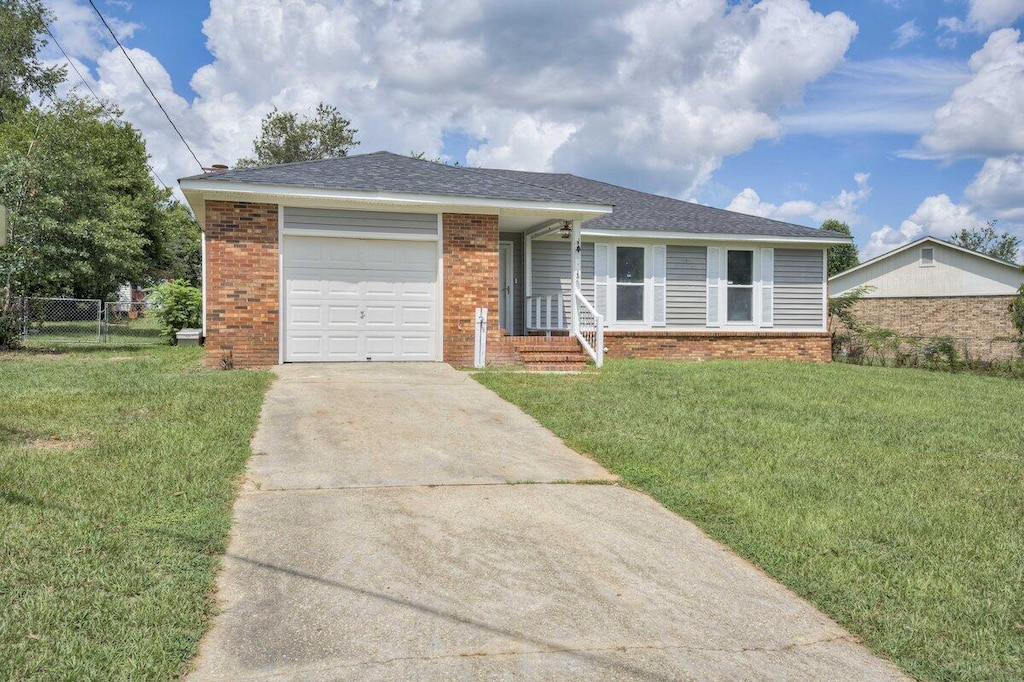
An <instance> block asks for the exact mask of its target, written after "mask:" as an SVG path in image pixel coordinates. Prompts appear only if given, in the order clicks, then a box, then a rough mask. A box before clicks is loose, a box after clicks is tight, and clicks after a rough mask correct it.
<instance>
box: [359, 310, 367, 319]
mask: <svg viewBox="0 0 1024 682" xmlns="http://www.w3.org/2000/svg"><path fill="white" fill-rule="evenodd" d="M359 319H360V320H365V319H366V309H365V308H363V309H361V310H360V311H359Z"/></svg>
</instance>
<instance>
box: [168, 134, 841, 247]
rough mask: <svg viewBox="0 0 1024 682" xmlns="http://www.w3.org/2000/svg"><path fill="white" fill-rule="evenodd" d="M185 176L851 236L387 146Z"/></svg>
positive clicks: (700, 229)
mask: <svg viewBox="0 0 1024 682" xmlns="http://www.w3.org/2000/svg"><path fill="white" fill-rule="evenodd" d="M189 180H202V181H204V182H225V183H228V182H231V183H245V184H257V185H287V186H297V187H309V188H315V189H325V190H331V189H336V190H357V191H378V192H401V193H412V194H434V195H444V196H458V197H473V198H484V199H516V200H525V201H554V202H563V203H581V204H601V205H607V206H612V208H613V211H612V213H611V214H607V215H603V216H600V217H598V218H594V219H592V220H589V221H587V223H586V227H585V230H586V231H588V232H592V231H602V230H608V231H635V232H641V231H642V232H680V233H685V234H697V235H700V234H708V235H712V234H714V235H736V236H737V237H740V236H767V237H784V238H801V239H821V240H828V241H832V242H834V241H835V240H848V239H849V237H848V236H847V235H845V234H842V233H840V232H832V231H828V230H818V229H815V228H811V227H804V226H801V225H793V224H791V223H784V222H780V221H777V220H769V219H768V218H761V217H759V216H753V215H747V214H744V213H736V212H734V211H726V210H723V209H720V208H712V207H710V206H702V205H700V204H695V203H691V202H688V201H680V200H678V199H672V198H669V197H664V196H659V195H657V194H648V193H647V192H640V191H638V190H634V189H628V188H626V187H619V186H618V185H611V184H608V183H605V182H599V181H597V180H589V179H587V178H581V177H579V176H576V175H569V174H564V173H532V172H527V171H511V170H501V169H493V168H466V167H461V166H446V165H443V164H439V163H433V162H431V161H424V160H421V159H414V158H411V157H408V156H400V155H398V154H392V153H390V152H374V153H372V154H360V155H356V156H346V157H342V158H337V159H324V160H322V161H301V162H297V163H287V164H280V165H277V166H264V167H260V168H240V169H235V170H227V171H220V172H216V173H206V174H203V175H194V176H191V177H188V178H182V181H183V182H184V181H189Z"/></svg>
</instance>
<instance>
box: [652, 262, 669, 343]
mask: <svg viewBox="0 0 1024 682" xmlns="http://www.w3.org/2000/svg"><path fill="white" fill-rule="evenodd" d="M667 251H668V250H667V248H666V247H665V245H664V244H655V245H653V246H652V247H651V298H652V299H653V309H652V311H651V326H652V327H664V326H665V289H666V287H665V260H666V257H667Z"/></svg>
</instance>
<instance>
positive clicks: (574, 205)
mask: <svg viewBox="0 0 1024 682" xmlns="http://www.w3.org/2000/svg"><path fill="white" fill-rule="evenodd" d="M179 185H180V187H181V191H182V194H184V195H185V199H186V200H187V201H188V203H189V205H191V206H192V208H193V210H194V211H195V212H196V214H197V215H198V214H199V213H200V210H199V208H200V204H201V203H202V202H203V201H207V200H214V201H218V200H220V201H256V200H259V201H263V202H267V203H279V204H289V203H302V202H314V203H318V204H338V205H345V206H347V207H354V206H366V207H368V208H377V209H380V208H384V207H387V208H390V209H392V210H395V209H406V210H412V209H424V208H425V209H430V210H439V211H440V210H462V211H467V212H481V211H503V212H510V213H531V214H533V213H536V214H545V215H546V214H552V215H555V214H557V215H558V216H561V217H563V218H574V219H579V220H589V219H591V218H597V217H599V216H602V215H607V214H609V213H611V212H612V206H610V205H605V204H597V203H585V202H568V201H550V200H526V199H501V198H487V197H472V196H460V195H449V194H415V193H406V192H385V191H365V190H345V189H323V188H317V187H301V186H294V185H272V184H257V183H244V182H232V181H224V180H212V179H205V178H183V179H181V180H180V181H179Z"/></svg>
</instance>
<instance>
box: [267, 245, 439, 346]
mask: <svg viewBox="0 0 1024 682" xmlns="http://www.w3.org/2000/svg"><path fill="white" fill-rule="evenodd" d="M284 278H285V332H284V335H285V361H286V362H344V361H348V362H356V361H367V360H380V361H393V360H436V359H437V355H438V342H437V243H436V242H432V241H391V240H383V239H343V238H335V237H297V236H285V238H284Z"/></svg>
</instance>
